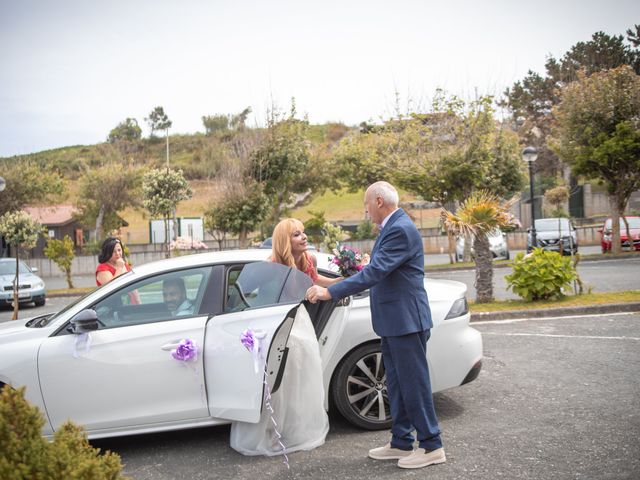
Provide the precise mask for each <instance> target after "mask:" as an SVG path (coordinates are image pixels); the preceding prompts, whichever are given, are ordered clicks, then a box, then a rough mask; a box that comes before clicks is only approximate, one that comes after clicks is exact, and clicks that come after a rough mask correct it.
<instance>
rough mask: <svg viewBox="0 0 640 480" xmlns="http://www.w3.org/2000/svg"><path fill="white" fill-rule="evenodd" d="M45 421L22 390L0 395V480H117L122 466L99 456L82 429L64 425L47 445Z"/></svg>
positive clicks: (110, 456)
mask: <svg viewBox="0 0 640 480" xmlns="http://www.w3.org/2000/svg"><path fill="white" fill-rule="evenodd" d="M43 425H44V419H43V417H42V414H41V413H40V411H39V410H38V407H35V406H33V405H30V404H29V403H28V402H27V401H26V399H25V398H24V387H23V388H20V389H18V390H14V389H12V388H10V387H5V388H3V389H2V392H0V478H1V479H2V480H39V479H43V480H44V479H73V480H103V479H104V480H107V479H108V480H117V479H124V478H125V477H122V476H121V475H120V472H121V471H122V464H121V463H120V457H119V456H118V455H117V454H115V453H111V452H106V453H105V454H103V455H100V449H99V448H93V447H92V446H91V445H89V442H88V441H87V437H86V435H85V433H84V430H83V429H82V428H81V427H78V426H77V425H74V424H73V423H72V422H69V421H68V422H66V423H65V424H64V425H62V427H60V429H58V430H57V431H56V433H55V435H54V438H53V441H52V442H49V441H47V440H46V439H45V438H44V437H42V426H43Z"/></svg>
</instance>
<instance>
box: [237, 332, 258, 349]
mask: <svg viewBox="0 0 640 480" xmlns="http://www.w3.org/2000/svg"><path fill="white" fill-rule="evenodd" d="M255 341H256V339H255V337H254V336H253V330H251V329H250V328H247V329H246V330H245V331H244V332H242V334H241V335H240V342H242V345H244V346H245V348H246V349H247V350H249V351H250V352H251V351H253V345H254V344H255Z"/></svg>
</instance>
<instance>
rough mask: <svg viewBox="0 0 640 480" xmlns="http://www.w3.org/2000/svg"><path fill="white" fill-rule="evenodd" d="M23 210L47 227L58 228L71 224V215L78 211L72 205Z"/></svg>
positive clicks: (26, 208)
mask: <svg viewBox="0 0 640 480" xmlns="http://www.w3.org/2000/svg"><path fill="white" fill-rule="evenodd" d="M23 210H24V211H25V212H27V213H28V214H29V215H31V216H32V217H33V218H35V219H36V220H38V221H39V222H40V223H41V224H42V225H46V226H48V227H60V226H63V225H67V224H68V223H71V222H73V220H74V218H73V215H74V214H75V213H76V212H77V211H78V209H77V208H76V207H74V206H73V205H51V206H48V207H25V208H24V209H23Z"/></svg>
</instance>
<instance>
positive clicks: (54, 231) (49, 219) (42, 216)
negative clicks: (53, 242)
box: [23, 205, 85, 257]
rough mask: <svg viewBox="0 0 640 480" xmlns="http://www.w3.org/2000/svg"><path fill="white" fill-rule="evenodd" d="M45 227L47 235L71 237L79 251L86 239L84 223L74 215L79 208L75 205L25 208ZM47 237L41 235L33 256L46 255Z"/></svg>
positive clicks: (32, 252) (33, 250)
mask: <svg viewBox="0 0 640 480" xmlns="http://www.w3.org/2000/svg"><path fill="white" fill-rule="evenodd" d="M23 210H24V211H25V212H27V213H28V214H29V215H31V216H32V217H33V218H35V219H36V220H38V221H39V222H40V223H41V224H42V225H43V226H44V227H45V236H46V237H48V238H55V239H57V240H62V239H63V238H64V237H65V235H68V236H69V237H71V240H73V244H74V245H75V248H76V252H78V251H79V250H80V249H81V248H82V246H83V245H84V241H85V233H84V229H83V228H82V224H81V223H80V222H78V221H77V220H76V219H75V218H74V215H75V214H76V213H77V212H78V209H77V208H76V207H74V206H73V205H52V206H48V207H25V208H24V209H23ZM46 244H47V241H46V238H43V237H40V238H39V239H38V243H37V245H36V246H35V248H33V249H32V250H31V256H32V257H44V247H45V245H46Z"/></svg>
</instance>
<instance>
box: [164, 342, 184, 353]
mask: <svg viewBox="0 0 640 480" xmlns="http://www.w3.org/2000/svg"><path fill="white" fill-rule="evenodd" d="M178 345H180V342H175V343H165V344H164V345H162V346H161V347H160V349H161V350H164V351H165V352H170V351H171V350H174V349H176V348H178Z"/></svg>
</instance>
